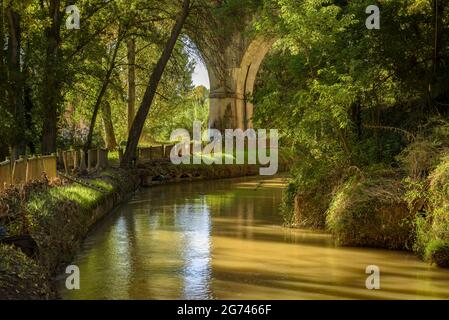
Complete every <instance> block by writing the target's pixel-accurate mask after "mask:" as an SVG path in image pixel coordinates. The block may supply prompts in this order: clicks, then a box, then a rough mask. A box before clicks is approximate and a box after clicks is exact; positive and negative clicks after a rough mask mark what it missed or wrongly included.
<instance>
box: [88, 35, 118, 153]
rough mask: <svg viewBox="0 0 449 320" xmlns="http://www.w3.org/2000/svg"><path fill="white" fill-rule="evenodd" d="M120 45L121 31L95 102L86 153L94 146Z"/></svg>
mask: <svg viewBox="0 0 449 320" xmlns="http://www.w3.org/2000/svg"><path fill="white" fill-rule="evenodd" d="M120 43H121V37H120V31H119V37H118V39H117V43H116V45H115V48H114V52H113V54H112V58H111V62H110V65H109V69H108V71H107V72H106V77H105V79H104V81H103V85H102V86H101V90H100V93H99V94H98V97H97V101H96V102H95V106H94V112H93V114H92V118H91V120H90V127H89V133H88V135H87V141H86V144H85V146H84V151H85V152H86V153H87V151H88V150H89V149H90V147H91V145H92V137H93V134H94V129H95V123H96V122H97V116H98V111H99V109H100V106H101V103H102V102H103V97H104V95H105V93H106V90H107V89H108V86H109V83H110V82H111V75H112V72H113V71H114V68H115V60H116V59H117V54H118V50H119V48H120Z"/></svg>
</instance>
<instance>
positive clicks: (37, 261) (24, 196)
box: [0, 162, 258, 299]
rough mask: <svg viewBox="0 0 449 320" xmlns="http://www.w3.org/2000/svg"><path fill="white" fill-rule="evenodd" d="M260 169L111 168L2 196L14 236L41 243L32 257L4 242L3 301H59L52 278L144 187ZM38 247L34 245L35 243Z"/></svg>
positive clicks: (0, 247) (248, 173) (0, 264)
mask: <svg viewBox="0 0 449 320" xmlns="http://www.w3.org/2000/svg"><path fill="white" fill-rule="evenodd" d="M257 173H258V167H257V166H251V165H234V166H201V165H198V166H174V165H171V164H167V163H156V162H155V163H150V164H147V165H145V166H141V167H139V168H137V169H133V170H122V169H109V170H107V171H104V172H101V173H98V174H93V175H89V176H86V177H79V178H78V179H77V181H78V182H74V181H67V180H60V179H58V180H55V181H51V182H50V181H48V180H46V179H43V180H42V181H36V182H33V183H31V184H29V185H26V186H24V187H21V188H11V189H7V190H6V191H5V192H4V193H2V194H1V196H0V206H1V208H0V209H1V210H0V212H2V215H1V221H0V222H1V223H2V224H6V226H7V228H6V229H7V230H6V232H7V235H8V236H17V235H20V236H23V235H26V236H29V237H30V239H31V241H33V242H34V241H35V246H36V248H35V250H34V251H35V252H36V253H35V254H34V255H33V256H32V257H30V256H27V255H25V254H24V253H23V252H22V250H20V249H19V248H17V247H12V246H9V245H2V244H0V253H1V256H2V259H1V261H0V271H1V272H0V299H54V298H57V293H56V289H55V288H54V285H53V284H52V277H54V276H55V275H56V274H58V273H59V272H60V271H61V270H62V269H63V266H64V264H67V263H69V262H70V261H72V260H73V257H74V255H75V253H76V252H77V250H78V248H79V246H80V244H81V243H82V241H83V239H84V238H85V237H86V235H87V234H88V232H89V231H90V230H91V229H92V227H93V226H94V225H95V224H96V223H98V222H99V221H101V219H102V218H103V217H104V216H106V215H107V214H108V213H109V212H111V211H112V210H113V209H114V208H115V207H117V206H118V205H119V204H121V203H122V202H123V201H125V200H126V199H128V198H129V197H130V196H131V195H132V194H133V193H134V192H135V191H136V190H137V189H138V188H139V187H141V186H144V187H145V186H147V187H148V186H153V185H159V184H168V183H180V182H183V181H194V180H205V179H220V178H232V177H241V176H251V175H256V174H257ZM29 245H30V246H33V243H30V244H29Z"/></svg>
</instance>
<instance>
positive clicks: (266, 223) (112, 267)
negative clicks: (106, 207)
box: [60, 177, 449, 300]
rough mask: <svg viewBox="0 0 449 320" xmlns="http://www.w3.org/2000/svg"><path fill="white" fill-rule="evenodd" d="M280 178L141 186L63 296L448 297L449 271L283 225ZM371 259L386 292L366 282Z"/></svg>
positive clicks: (110, 221)
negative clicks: (369, 287) (77, 282)
mask: <svg viewBox="0 0 449 320" xmlns="http://www.w3.org/2000/svg"><path fill="white" fill-rule="evenodd" d="M284 187H285V179H284V178H282V177H277V178H268V179H263V180H259V179H254V178H246V179H235V180H223V181H211V182H195V183H190V184H181V185H171V186H160V187H156V188H152V189H147V190H144V191H142V192H141V193H139V194H137V195H136V196H135V197H134V199H132V200H131V201H130V202H129V203H128V204H127V205H125V206H123V207H121V208H120V209H119V210H118V211H117V212H116V213H115V214H112V215H111V216H109V217H108V218H107V219H106V221H105V222H104V223H102V224H101V226H99V227H98V228H97V229H96V230H95V231H94V232H92V234H91V235H90V236H89V237H88V239H87V240H86V242H85V244H84V246H83V249H82V250H81V252H80V254H79V255H78V257H77V258H76V260H75V261H74V264H76V265H78V266H79V267H80V271H81V290H79V291H67V290H66V289H65V288H63V286H62V284H61V291H60V292H61V295H62V296H63V297H64V298H66V299H270V300H271V299H432V298H449V271H447V270H443V269H438V268H436V267H432V266H429V265H427V264H426V263H423V262H421V261H419V260H418V259H417V258H416V257H414V256H413V255H411V254H408V253H404V252H395V251H386V250H375V249H358V248H336V247H334V245H333V241H332V238H331V237H330V236H329V235H328V234H324V233H320V232H311V231H306V230H295V229H287V228H283V227H281V223H282V219H281V217H280V216H279V214H278V207H279V203H280V200H281V197H282V190H283V188H284ZM368 265H377V266H379V267H380V270H381V290H378V291H370V290H367V289H366V288H365V280H366V278H367V276H368V275H366V274H365V269H366V267H367V266H368Z"/></svg>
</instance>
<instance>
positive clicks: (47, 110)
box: [42, 0, 62, 154]
mask: <svg viewBox="0 0 449 320" xmlns="http://www.w3.org/2000/svg"><path fill="white" fill-rule="evenodd" d="M60 8H61V1H60V0H51V1H50V8H49V15H50V19H51V24H50V26H49V27H48V28H47V30H46V43H47V52H46V61H45V71H44V72H45V73H44V79H43V83H42V85H43V88H42V89H43V92H42V106H43V108H44V112H43V118H42V121H43V123H42V153H43V154H50V153H53V152H56V137H57V134H58V129H57V126H58V106H59V104H60V102H61V84H60V81H59V79H58V78H59V76H58V75H59V68H60V67H61V66H60V60H61V59H60V58H61V57H60V46H61V35H60V32H61V19H62V16H61V12H60Z"/></svg>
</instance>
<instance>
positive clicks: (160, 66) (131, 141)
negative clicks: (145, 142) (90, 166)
mask: <svg viewBox="0 0 449 320" xmlns="http://www.w3.org/2000/svg"><path fill="white" fill-rule="evenodd" d="M189 12H190V0H184V2H183V7H182V12H181V15H180V17H179V18H178V20H177V21H176V23H175V25H174V26H173V29H172V31H171V35H170V38H169V40H168V42H167V44H166V45H165V48H164V51H163V53H162V55H161V57H160V58H159V60H158V62H157V64H156V67H155V68H154V70H153V72H152V74H151V77H150V80H149V82H148V86H147V89H146V91H145V95H144V97H143V100H142V103H141V104H140V107H139V110H138V111H137V114H136V117H135V118H134V121H133V125H132V127H131V130H130V132H129V137H128V143H127V145H126V151H125V154H124V156H123V159H122V163H121V164H120V165H121V166H122V167H129V166H131V164H132V162H133V159H134V157H135V154H136V151H137V145H138V144H139V139H140V136H141V134H142V130H143V126H144V125H145V121H146V119H147V116H148V113H149V111H150V108H151V105H152V103H153V99H154V96H155V94H156V90H157V87H158V85H159V82H160V80H161V78H162V75H163V73H164V70H165V67H166V66H167V63H168V61H169V60H170V57H171V55H172V52H173V49H174V48H175V45H176V42H177V40H178V38H179V35H180V34H181V31H182V29H183V27H184V23H185V22H186V20H187V17H188V15H189Z"/></svg>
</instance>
